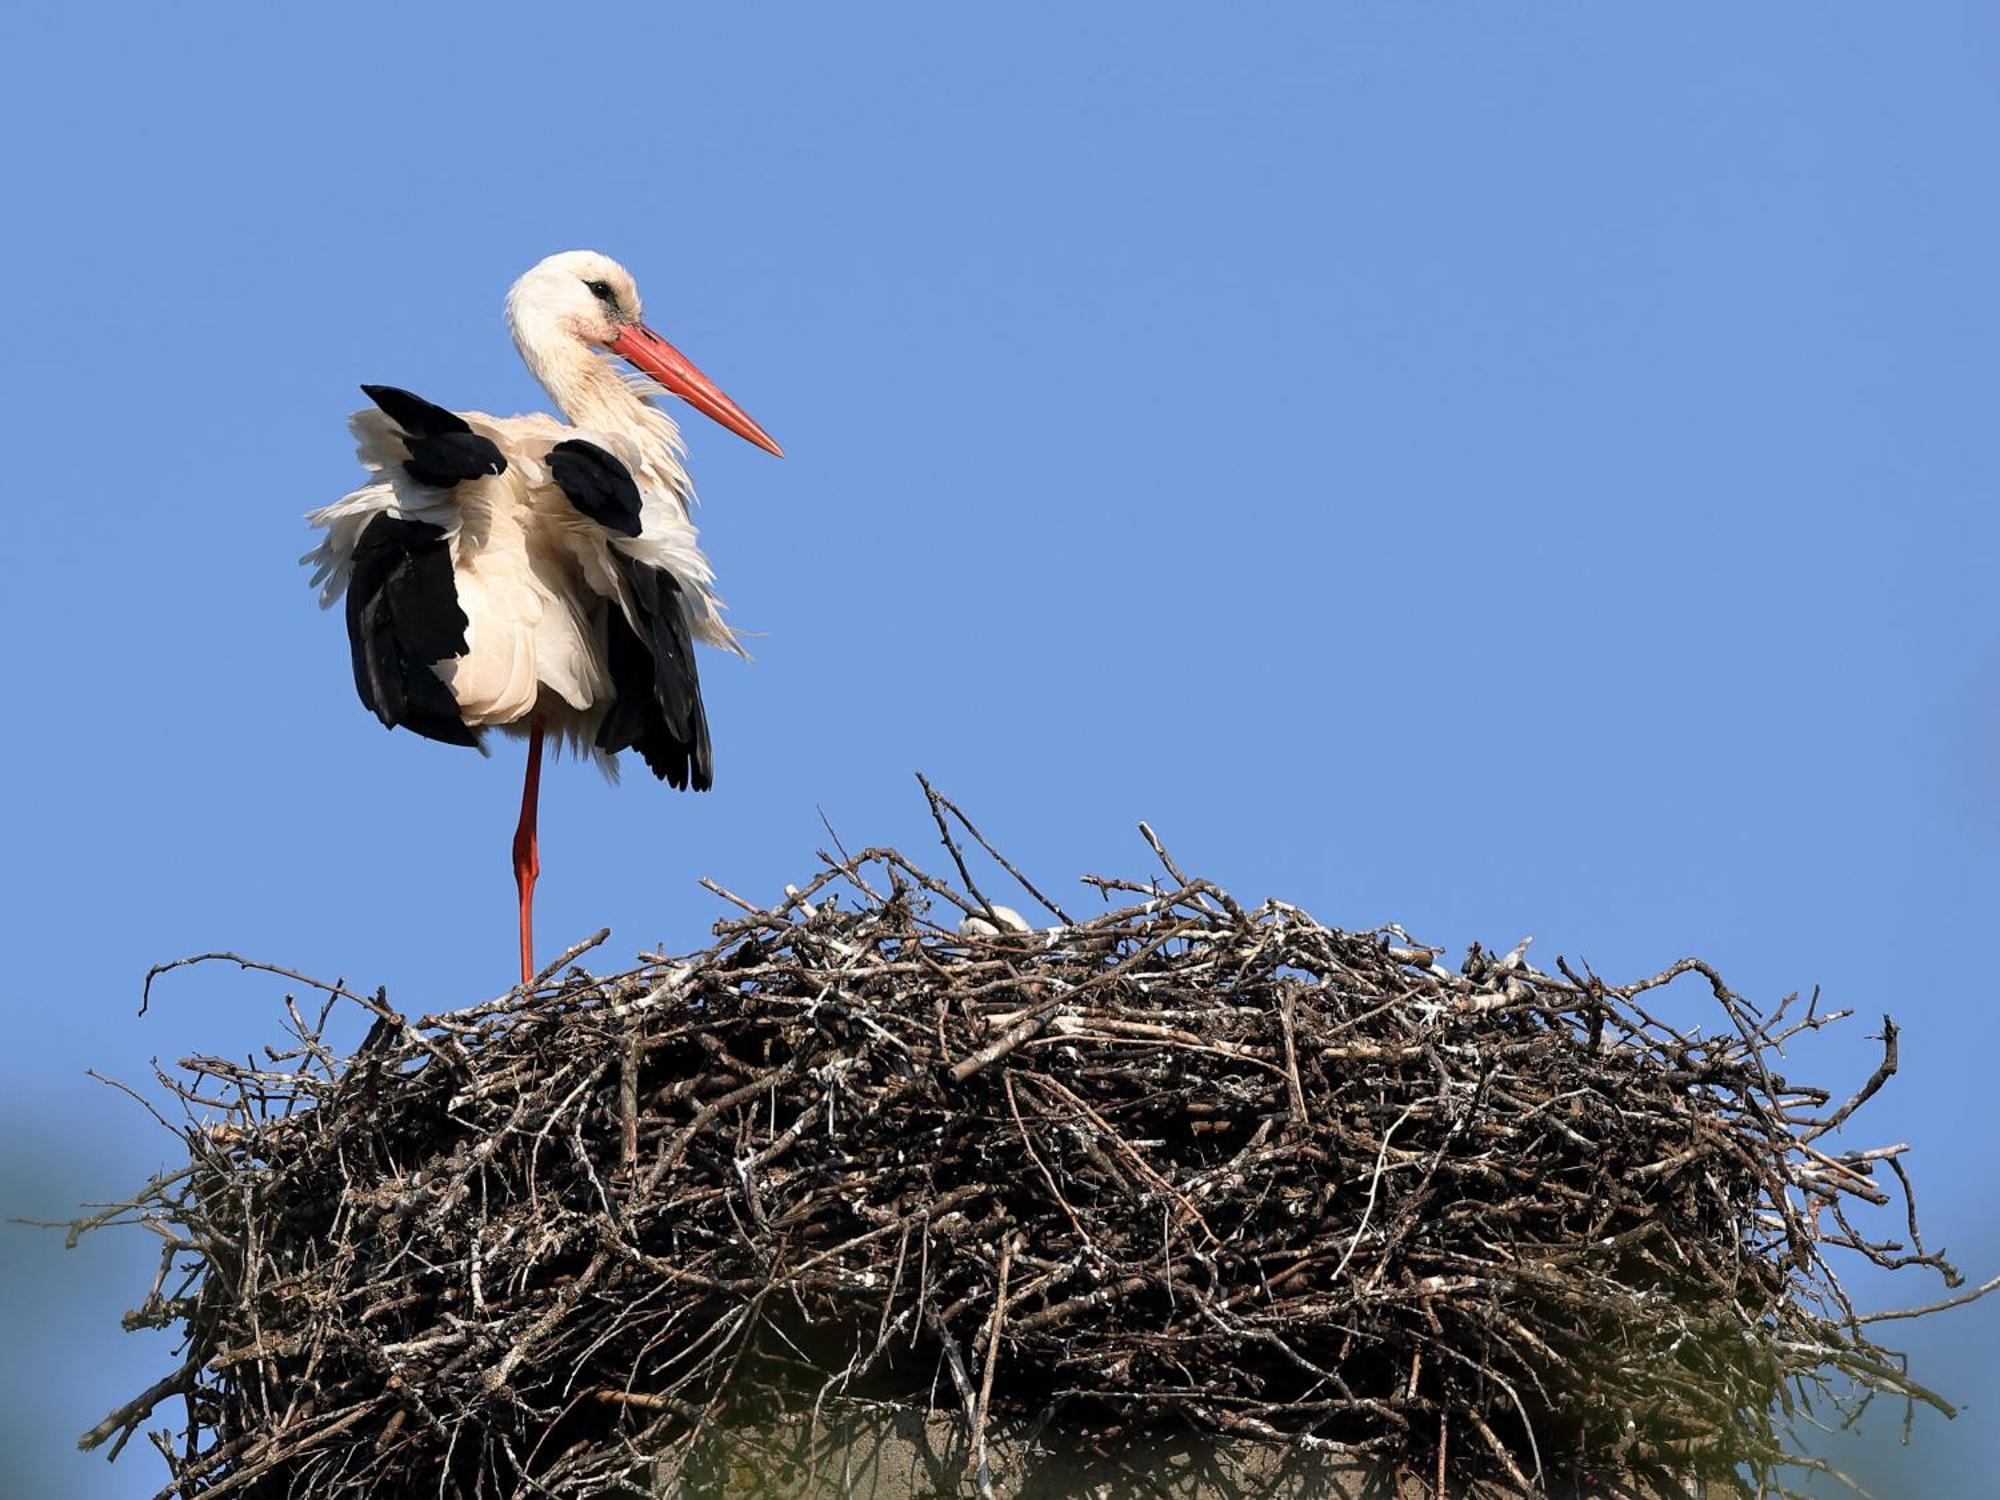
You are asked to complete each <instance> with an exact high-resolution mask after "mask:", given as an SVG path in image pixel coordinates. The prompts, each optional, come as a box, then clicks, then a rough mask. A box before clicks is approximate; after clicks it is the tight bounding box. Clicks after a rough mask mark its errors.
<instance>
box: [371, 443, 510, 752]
mask: <svg viewBox="0 0 2000 1500" xmlns="http://www.w3.org/2000/svg"><path fill="white" fill-rule="evenodd" d="M384 410H387V408H386V407H385V408H384ZM353 562H354V574H353V577H352V578H351V579H349V581H348V585H347V639H348V643H349V644H350V645H351V646H352V647H353V650H354V687H355V690H356V691H357V692H358V693H360V695H361V701H362V702H363V703H365V704H366V705H367V706H368V707H369V709H371V710H372V711H373V712H374V714H375V717H376V718H378V719H380V720H381V721H382V722H383V724H385V725H387V726H388V727H389V728H391V729H393V728H395V727H396V726H397V725H401V726H402V727H403V728H405V729H408V730H410V731H412V732H413V733H416V734H420V735H422V736H424V738H426V739H432V740H442V741H443V742H444V743H446V744H448V745H477V744H478V743H479V737H478V736H477V735H476V734H474V733H473V731H472V730H471V729H469V728H467V727H466V723H465V720H464V719H463V718H461V717H460V716H459V711H458V702H457V700H456V699H454V698H453V697H452V696H451V689H450V688H448V687H446V686H445V684H444V682H443V681H442V679H440V678H439V677H438V675H437V673H436V672H434V671H432V670H431V667H432V665H433V664H434V663H436V662H441V661H445V660H448V659H450V658H451V657H455V656H463V655H464V654H465V630H466V626H467V624H468V623H469V621H467V619H466V616H465V611H464V610H463V609H461V608H460V607H459V603H458V589H457V586H456V585H455V584H454V583H453V581H452V572H451V547H450V544H449V543H448V542H447V541H446V540H445V535H444V530H443V528H442V527H438V526H433V525H431V524H429V523H428V522H425V521H408V520H405V519H403V518H402V517H400V516H392V515H386V514H385V515H379V516H377V517H376V518H375V519H374V520H372V521H370V522H369V523H368V527H367V529H366V530H365V531H363V532H362V533H361V540H360V541H359V542H357V543H356V544H355V548H354V560H353Z"/></svg>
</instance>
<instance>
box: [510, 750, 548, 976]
mask: <svg viewBox="0 0 2000 1500" xmlns="http://www.w3.org/2000/svg"><path fill="white" fill-rule="evenodd" d="M541 795H542V721H541V720H540V719H539V718H537V719H535V720H534V721H533V722H532V723H531V724H530V725H529V728H528V775H527V779H526V780H525V781H524V782H523V783H522V784H521V821H520V823H519V825H518V826H516V828H515V829H514V884H515V886H516V887H517V888H518V889H519V890H520V892H521V983H522V984H523V985H529V984H533V983H534V982H535V877H536V876H537V875H539V874H541V873H542V856H541V849H540V847H539V845H538V844H537V843H536V840H535V808H536V804H537V803H539V802H540V801H541Z"/></svg>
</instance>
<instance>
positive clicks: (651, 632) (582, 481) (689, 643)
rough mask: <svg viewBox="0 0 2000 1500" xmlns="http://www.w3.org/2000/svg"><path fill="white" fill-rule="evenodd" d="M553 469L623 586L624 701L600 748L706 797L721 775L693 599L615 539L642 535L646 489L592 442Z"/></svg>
mask: <svg viewBox="0 0 2000 1500" xmlns="http://www.w3.org/2000/svg"><path fill="white" fill-rule="evenodd" d="M548 465H549V475H550V477H551V478H552V479H554V480H555V482H556V484H557V485H558V486H559V487H560V488H561V490H562V492H563V494H564V495H566V496H567V497H568V498H569V503H570V504H571V506H573V507H574V508H575V510H576V512H577V514H579V515H581V516H584V517H586V518H587V519H589V520H591V521H594V522H596V523H597V525H598V526H600V527H602V528H603V529H604V530H605V531H606V532H608V533H610V536H609V537H607V538H606V539H605V544H604V545H605V554H606V556H607V558H608V560H609V562H610V564H611V568H612V570H613V572H614V574H615V576H616V577H617V579H618V582H619V584H620V585H621V588H620V593H621V595H622V597H621V598H619V599H618V600H617V601H616V602H615V603H614V604H613V606H612V608H611V609H610V611H609V613H608V616H607V619H606V635H607V640H606V647H607V650H606V665H607V666H608V667H609V669H610V673H611V686H612V692H613V695H614V696H613V699H612V703H611V706H610V708H609V709H608V710H607V711H606V712H605V715H604V719H603V722H602V723H601V724H599V726H598V730H597V741H596V743H597V748H598V749H599V750H602V751H604V752H605V753H606V754H608V755H612V754H616V753H617V752H618V751H620V750H637V751H638V752H639V753H640V755H642V756H644V757H645V760H646V764H647V766H648V767H650V768H651V770H652V772H653V774H654V775H655V776H657V777H659V778H660V779H661V780H662V781H665V782H667V783H669V784H671V785H673V786H676V787H681V788H686V787H689V786H692V787H693V788H694V789H695V790H696V791H698V792H705V791H707V790H708V789H709V787H710V786H712V785H713V784H714V781H715V767H714V758H713V755H712V752H711V749H710V745H709V739H708V711H707V710H706V709H705V708H704V707H703V706H702V701H701V676H700V673H699V671H698V670H697V668H696V666H695V660H694V633H693V631H692V629H691V628H690V623H689V620H690V615H689V610H688V605H687V597H686V593H685V591H684V590H683V588H682V586H681V581H680V580H679V579H678V578H676V577H675V576H674V575H673V573H672V572H671V571H669V570H668V569H666V568H661V567H656V566H653V565H651V564H649V563H645V562H642V561H640V560H639V559H638V558H635V557H633V556H632V555H631V554H630V553H628V552H624V551H621V550H620V549H619V548H618V547H616V546H613V545H611V538H614V537H615V538H631V537H636V536H638V535H639V533H640V508H641V505H642V503H643V497H642V496H641V494H640V492H639V486H638V484H637V482H636V481H634V479H633V478H632V473H631V471H630V470H629V469H627V468H626V467H625V465H624V464H623V463H621V462H619V460H618V459H617V458H615V457H614V456H613V455H612V454H610V453H609V452H607V451H606V450H605V449H603V448H600V447H599V446H598V445H597V444H595V443H591V442H586V441H584V440H583V439H582V438H571V439H569V440H567V441H565V442H561V443H557V444H556V445H555V446H554V447H552V448H551V449H550V450H549V457H548Z"/></svg>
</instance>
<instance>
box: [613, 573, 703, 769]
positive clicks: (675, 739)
mask: <svg viewBox="0 0 2000 1500" xmlns="http://www.w3.org/2000/svg"><path fill="white" fill-rule="evenodd" d="M611 561H612V564H613V566H614V567H616V568H617V570H618V574H619V576H620V577H621V578H623V579H624V580H625V587H626V588H627V589H628V590H629V591H630V594H631V598H632V613H633V616H634V618H635V619H636V620H637V622H638V626H639V628H638V629H637V630H634V629H633V627H632V624H631V623H630V622H629V621H627V620H626V618H625V615H624V613H623V612H622V611H621V610H619V609H618V608H617V607H616V606H615V605H614V606H613V607H612V609H611V611H610V640H609V643H608V644H609V651H608V652H607V659H608V665H609V666H610V669H611V683H612V688H613V690H614V692H615V693H616V697H615V698H614V700H613V702H612V705H611V709H610V712H608V713H607V714H605V716H604V722H603V723H602V724H600V725H599V726H598V729H597V748H598V749H600V750H604V751H609V752H611V753H614V754H615V753H616V752H618V751H620V750H637V751H638V752H639V754H640V755H642V756H644V757H645V761H646V765H647V766H648V767H649V768H650V769H651V770H652V773H653V774H654V775H655V776H657V777H659V778H660V780H662V781H665V782H667V783H669V784H670V785H672V786H675V787H680V788H683V789H685V788H687V787H690V786H691V787H693V788H694V789H695V790H696V791H697V792H705V791H707V790H708V789H709V788H710V787H711V786H713V785H714V784H715V761H714V755H713V752H712V750H711V747H710V745H709V739H708V710H707V709H705V708H704V707H703V706H702V702H701V675H700V672H699V671H698V670H697V668H696V666H695V660H694V637H693V635H692V633H691V632H690V631H689V629H688V620H687V611H686V610H685V609H684V608H683V607H682V603H681V585H680V580H679V579H677V578H675V577H674V575H673V574H671V573H669V572H668V571H667V570H666V569H664V568H653V567H648V566H647V565H646V564H644V563H642V562H638V561H635V560H634V559H632V558H630V557H627V556H626V555H625V554H624V553H622V552H617V551H614V552H613V553H612V554H611Z"/></svg>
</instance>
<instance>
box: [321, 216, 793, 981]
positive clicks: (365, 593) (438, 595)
mask: <svg viewBox="0 0 2000 1500" xmlns="http://www.w3.org/2000/svg"><path fill="white" fill-rule="evenodd" d="M507 325H508V327H509V329H511V330H512V332H513V335H514V346H515V347H516V348H517V349H519V350H520V351H521V358H522V359H523V360H525V361H526V362H527V365H528V368H529V370H531V371H532V372H533V373H534V376H535V378H536V379H537V380H539V381H540V382H541V383H542V388H543V389H544V390H546V391H547V392H548V393H549V399H550V400H552V401H554V402H555V404H556V406H557V407H558V408H559V409H560V410H561V411H562V414H563V415H564V416H565V417H567V418H568V419H569V421H568V424H567V425H565V424H564V423H563V422H560V421H557V420H556V419H555V418H554V417H551V416H548V415H546V414H545V413H541V412H535V413H531V414H529V415H527V416H521V417H489V416H487V415H486V414H485V413H483V412H476V411H468V412H453V411H447V410H445V409H444V408H443V407H441V406H433V405H432V404H431V403H430V402H428V401H425V400H423V399H422V398H421V397H418V396H413V395H411V394H410V393H409V392H407V391H401V390H397V389H395V388H394V387H390V386H375V385H365V386H363V387H362V388H361V389H362V390H363V391H364V392H365V393H366V394H367V396H368V398H369V400H371V401H373V402H374V403H375V406H374V408H373V409H369V410H364V411H361V412H357V413H356V414H355V415H354V417H353V418H352V419H351V420H350V422H349V425H350V427H352V429H353V431H354V435H355V437H356V439H358V441H359V447H358V449H357V453H358V455H359V457H360V459H361V462H362V464H363V465H364V466H365V467H366V468H367V470H368V482H367V483H366V484H364V485H363V486H362V487H361V488H360V489H358V490H355V491H354V492H353V493H352V494H349V495H346V496H343V497H342V498H341V499H339V500H337V501H335V502H334V503H333V504H332V505H329V506H326V507H325V508H324V509H321V510H316V511H314V512H312V513H311V515H310V516H308V517H307V519H308V520H310V521H311V522H312V524H313V525H314V526H317V527H320V528H322V529H323V530H324V531H325V532H326V536H325V538H324V539H323V540H322V541H321V542H320V544H319V545H318V546H317V547H315V548H314V549H313V550H312V551H311V552H309V553H307V554H306V556H305V557H304V558H303V559H302V560H303V561H305V562H307V563H310V564H311V565H312V566H313V569H314V573H313V582H314V584H315V585H317V586H319V588H320V603H321V604H322V605H331V604H333V602H334V601H335V600H337V599H339V598H340V596H341V595H342V593H343V592H344V593H345V594H346V596H347V634H348V639H349V641H350V643H351V644H352V646H353V653H354V685H355V688H356V689H357V690H358V691H359V692H360V694H361V701H362V702H363V703H364V704H366V705H367V706H368V707H369V708H370V709H372V710H373V711H374V713H375V716H376V717H377V718H379V719H380V720H381V721H382V722H383V724H384V725H386V726H388V727H389V728H391V729H393V728H395V727H397V726H398V725H400V726H402V727H403V728H405V729H408V730H411V731H413V732H415V733H417V734H420V735H423V736H425V737H426V738H428V739H433V740H442V741H444V742H445V743H447V744H452V745H470V746H474V747H476V748H479V749H480V750H481V751H482V752H483V750H484V746H483V745H482V744H481V738H482V735H483V732H484V731H486V730H488V729H500V730H504V731H506V732H508V733H512V734H525V735H526V736H527V740H528V763H527V776H526V781H525V785H524V786H523V787H522V791H521V818H520V823H519V825H518V826H517V827H516V829H515V832H514V880H515V884H516V887H517V888H518V890H519V892H520V929H521V982H522V983H523V984H524V985H525V984H527V983H530V982H531V981H532V980H533V978H534V940H533V911H534V893H535V877H536V876H537V875H538V874H539V873H540V868H541V866H540V858H539V851H538V848H537V840H536V833H535V810H536V804H537V802H538V800H539V796H540V788H541V769H542V738H543V736H544V734H553V735H554V736H555V738H556V741H557V743H558V745H568V746H569V747H570V748H571V749H572V750H574V751H576V752H577V753H579V754H588V755H590V756H593V757H595V758H596V759H597V761H598V763H599V764H600V765H601V766H602V767H603V768H604V769H605V771H606V772H607V774H612V775H615V774H616V767H617V762H616V756H617V753H618V752H619V751H620V750H637V751H638V752H639V754H640V755H641V756H643V757H644V758H645V761H646V764H647V765H648V766H649V767H650V768H651V769H652V771H653V774H654V775H655V776H657V777H659V778H661V779H662V780H664V781H668V782H671V783H672V784H673V785H674V786H676V787H680V788H686V787H690V786H691V787H693V788H694V790H696V791H698V792H699V791H706V790H708V788H709V786H710V784H711V782H712V780H713V767H712V763H711V757H710V751H709V738H708V718H707V715H706V714H705V712H704V711H703V709H702V703H701V683H700V680H699V677H698V675H697V673H696V669H695V661H694V650H693V643H694V641H695V640H697V639H699V640H703V641H706V642H708V644H710V645H712V646H721V647H723V648H725V649H728V650H732V651H736V652H737V653H738V654H739V655H741V654H742V648H741V646H739V645H738V643H737V640H736V637H735V635H734V633H732V632H731V630H730V628H729V627H728V626H727V625H725V624H724V623H723V620H722V613H721V610H722V603H721V601H720V600H719V599H718V598H717V597H716V595H715V590H714V580H715V573H714V570H713V569H712V568H711V567H710V566H709V562H708V559H707V558H706V557H704V556H703V555H702V552H701V547H700V546H699V544H698V540H697V537H696V533H695V528H694V524H693V522H692V521H691V520H690V518H689V511H690V509H691V507H692V506H693V504H694V485H693V484H692V482H691V481H690V480H689V479H688V475H687V470H686V469H685V468H684V467H682V464H681V459H682V456H683V454H684V452H685V450H684V449H683V447H682V445H681V437H680V431H679V429H678V428H676V427H675V425H674V420H673V418H672V417H670V416H668V415H667V413H666V412H664V411H662V410H661V409H660V408H658V407H657V406H654V405H653V404H652V403H651V402H650V401H648V400H647V399H646V392H647V391H649V390H651V388H652V387H651V386H650V385H648V383H647V382H648V379H650V380H651V381H654V382H657V383H658V384H659V385H660V386H664V387H665V388H666V389H667V390H668V391H670V392H671V393H673V394H674V395H676V396H679V397H681V398H682V399H683V400H684V401H686V402H687V403H688V404H689V405H690V406H692V407H694V408H695V410H697V411H699V412H702V413H704V414H706V415H707V416H710V417H713V418H714V419H715V420H716V421H718V422H720V423H721V424H722V425H723V426H725V427H727V428H729V429H730V430H731V431H733V432H736V433H738V434H740V435H741V436H743V437H745V438H747V439H749V440H750V441H751V442H753V443H755V444H757V446H758V447H760V448H764V449H767V450H769V451H770V452H772V453H774V454H778V455H779V456H780V457H782V456H783V450H781V449H780V448H779V447H778V445H777V444H776V443H775V442H773V441H772V440H771V437H770V434H769V433H767V432H765V431H764V429H763V428H761V427H759V426H758V425H757V424H756V423H755V422H753V421H752V420H751V419H750V418H749V417H748V416H747V415H746V414H745V413H744V412H743V411H742V409H741V408H739V407H738V406H737V405H736V403H735V402H733V401H731V400H730V399H729V398H728V397H727V396H725V395H723V393H722V392H721V391H719V390H718V389H716V387H715V385H714V384H713V383H712V382H711V381H710V380H709V379H708V378H707V377H706V376H705V375H703V374H702V373H701V371H699V370H697V369H696V368H695V367H694V366H693V365H692V364H691V363H689V361H688V360H687V359H686V358H685V357H683V356H682V355H681V353H680V352H679V351H678V350H676V349H675V348H674V347H673V345H671V344H669V343H668V342H667V341H666V340H665V339H663V338H661V337H660V336H659V335H658V334H657V333H654V332H653V331H652V330H651V329H650V328H648V327H647V326H646V325H645V324H644V323H643V322H641V321H640V317H639V290H638V288H637V287H636V286H635V285H633V282H632V277H631V275H630V274H629V273H628V272H627V271H626V270H625V268H624V267H623V266H621V265H619V264H618V263H617V262H616V261H614V260H612V259H610V258H609V257H608V256H604V255H599V254H596V253H595V252H593V251H589V250H569V251H565V252H564V253H562V254H560V255H551V256H550V257H549V258H548V259H547V260H544V261H543V262H541V264H539V265H537V266H536V267H534V269H532V270H530V271H529V272H528V273H527V274H526V275H525V276H523V277H522V278H521V279H520V280H519V281H517V282H515V283H514V286H513V289H512V290H511V291H510V292H508V294H507ZM607 353H608V354H611V355H617V356H619V357H620V358H623V359H625V360H629V361H630V362H631V363H632V364H633V365H635V366H636V367H637V368H638V369H639V370H640V371H642V372H643V374H642V375H630V374H627V373H625V372H624V371H621V370H619V369H618V368H617V367H616V366H615V365H613V364H612V363H611V361H610V360H609V359H608V358H606V357H605V356H606V354H607Z"/></svg>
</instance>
